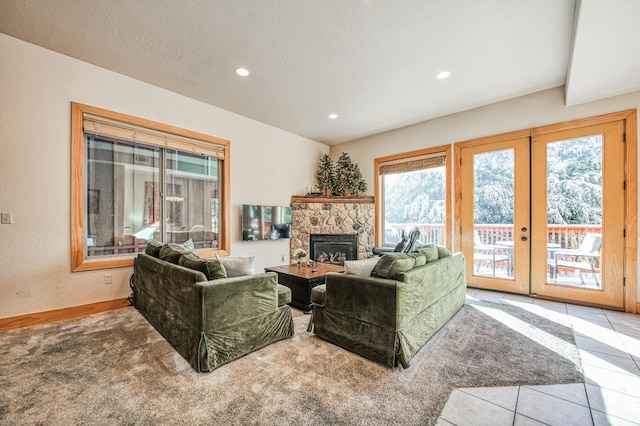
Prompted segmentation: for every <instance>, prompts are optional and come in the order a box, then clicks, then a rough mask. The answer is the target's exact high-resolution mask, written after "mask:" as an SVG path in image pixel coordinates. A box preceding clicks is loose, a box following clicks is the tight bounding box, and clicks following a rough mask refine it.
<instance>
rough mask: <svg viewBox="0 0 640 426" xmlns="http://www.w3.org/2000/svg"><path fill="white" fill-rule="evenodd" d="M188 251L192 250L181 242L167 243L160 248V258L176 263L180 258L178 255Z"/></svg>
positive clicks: (191, 251)
mask: <svg viewBox="0 0 640 426" xmlns="http://www.w3.org/2000/svg"><path fill="white" fill-rule="evenodd" d="M192 244H193V243H192ZM189 253H193V250H189V249H188V248H186V247H185V246H184V245H183V244H176V243H167V244H165V245H163V246H162V248H161V249H160V260H164V261H167V262H170V263H174V264H176V265H177V264H178V261H179V260H180V256H182V255H183V254H189Z"/></svg>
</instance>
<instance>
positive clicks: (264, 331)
mask: <svg viewBox="0 0 640 426" xmlns="http://www.w3.org/2000/svg"><path fill="white" fill-rule="evenodd" d="M132 288H133V295H132V296H133V303H134V306H135V307H136V308H137V309H138V310H139V311H140V313H142V315H143V316H144V317H145V318H146V319H147V320H148V321H149V322H150V323H151V324H152V325H153V326H154V327H155V329H156V330H158V332H159V333H160V334H161V335H162V336H163V337H164V338H165V339H167V341H168V342H169V343H170V344H171V345H172V346H173V347H174V348H175V349H176V351H178V353H180V355H182V356H183V357H184V358H185V359H186V360H187V361H188V362H189V364H190V365H191V366H192V367H193V368H194V369H195V370H196V371H199V372H207V371H212V370H214V369H215V368H217V367H220V366H221V365H223V364H226V363H228V362H230V361H233V360H235V359H237V358H240V357H242V356H244V355H246V354H248V353H250V352H253V351H255V350H257V349H260V348H262V347H264V346H267V345H269V344H271V343H274V342H276V341H278V340H282V339H285V338H287V337H291V336H293V318H292V316H291V309H290V308H289V306H288V305H287V303H289V302H291V291H290V290H289V289H288V288H287V287H284V286H281V285H279V284H278V280H277V275H276V274H275V273H273V272H271V273H260V274H255V275H246V276H239V277H232V278H220V279H214V280H207V277H206V276H205V274H204V273H203V272H201V271H198V270H194V269H189V268H187V267H184V266H180V265H178V264H174V263H171V262H169V261H165V260H160V259H159V258H155V257H153V256H149V255H147V254H144V253H141V254H139V255H138V256H137V257H136V259H135V263H134V275H133V279H132Z"/></svg>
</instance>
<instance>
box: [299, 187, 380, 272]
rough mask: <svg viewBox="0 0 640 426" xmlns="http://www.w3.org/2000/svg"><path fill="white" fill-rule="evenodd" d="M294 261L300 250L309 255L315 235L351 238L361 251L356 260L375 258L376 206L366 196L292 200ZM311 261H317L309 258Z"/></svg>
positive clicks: (372, 200)
mask: <svg viewBox="0 0 640 426" xmlns="http://www.w3.org/2000/svg"><path fill="white" fill-rule="evenodd" d="M291 216H292V217H291V240H290V259H293V258H294V253H295V252H296V250H298V249H303V250H305V251H307V253H309V255H312V254H313V255H314V256H315V257H317V256H316V255H315V252H314V253H312V251H311V250H312V249H311V246H310V238H311V235H315V234H317V235H329V234H331V235H345V234H347V235H351V237H349V238H355V239H356V243H357V250H356V251H355V253H354V259H366V258H368V257H369V256H371V253H372V249H373V246H374V241H375V239H374V237H375V234H374V229H375V204H374V198H373V197H371V196H364V197H297V196H294V197H291ZM309 258H310V259H313V258H311V257H309Z"/></svg>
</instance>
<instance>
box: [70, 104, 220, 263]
mask: <svg viewBox="0 0 640 426" xmlns="http://www.w3.org/2000/svg"><path fill="white" fill-rule="evenodd" d="M71 144H72V161H71V166H72V171H71V173H72V181H71V189H72V218H71V221H72V238H71V251H72V253H71V255H72V270H73V271H82V270H91V269H101V268H113V267H119V266H129V265H132V264H133V257H134V256H135V253H138V252H142V251H144V248H145V246H146V244H147V242H149V241H152V240H158V241H163V242H175V243H183V242H185V241H187V240H188V239H191V240H192V241H193V242H194V245H195V247H196V249H198V250H199V251H200V253H199V254H200V255H205V256H206V255H212V254H213V253H215V252H217V251H227V252H228V248H229V237H228V235H229V233H228V218H229V214H228V210H229V208H228V207H229V203H228V202H227V201H226V200H225V197H227V196H228V195H227V194H228V193H229V191H228V188H229V178H228V175H229V173H228V167H227V164H228V163H229V142H228V141H225V140H223V139H218V138H214V137H212V136H207V135H202V134H198V133H195V132H190V131H187V130H183V129H178V128H174V127H170V126H167V125H163V124H159V123H154V122H150V121H147V120H142V119H139V118H135V117H130V116H125V115H123V114H118V113H114V112H110V111H105V110H101V109H97V108H93V107H88V106H85V105H79V104H75V103H74V104H72V137H71Z"/></svg>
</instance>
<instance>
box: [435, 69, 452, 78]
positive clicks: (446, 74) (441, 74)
mask: <svg viewBox="0 0 640 426" xmlns="http://www.w3.org/2000/svg"><path fill="white" fill-rule="evenodd" d="M450 75H451V73H450V72H449V71H440V72H439V73H438V74H436V78H437V79H438V80H444V79H445V78H447V77H449V76H450Z"/></svg>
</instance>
